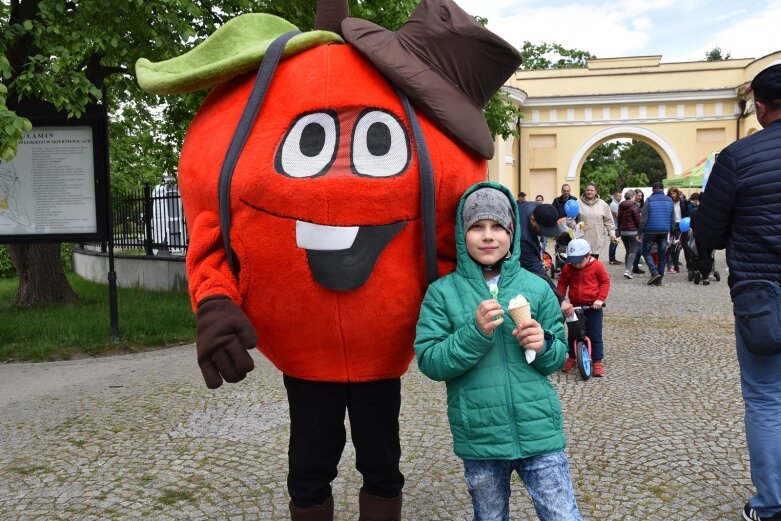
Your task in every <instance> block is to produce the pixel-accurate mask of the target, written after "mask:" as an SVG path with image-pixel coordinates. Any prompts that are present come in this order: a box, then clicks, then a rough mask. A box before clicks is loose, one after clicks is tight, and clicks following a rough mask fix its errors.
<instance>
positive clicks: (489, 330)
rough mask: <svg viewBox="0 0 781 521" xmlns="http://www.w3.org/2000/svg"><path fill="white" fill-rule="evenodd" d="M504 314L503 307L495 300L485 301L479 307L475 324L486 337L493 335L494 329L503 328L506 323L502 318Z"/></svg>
mask: <svg viewBox="0 0 781 521" xmlns="http://www.w3.org/2000/svg"><path fill="white" fill-rule="evenodd" d="M503 314H504V311H503V310H502V306H500V305H499V303H498V302H497V301H495V300H494V299H488V300H484V301H482V302H481V303H480V305H479V306H477V311H475V322H476V323H477V327H478V328H480V331H482V332H483V333H485V334H486V335H492V334H493V332H494V329H496V328H497V327H499V326H501V325H502V323H503V322H504V319H503V318H502V317H501V315H503ZM494 319H496V320H494Z"/></svg>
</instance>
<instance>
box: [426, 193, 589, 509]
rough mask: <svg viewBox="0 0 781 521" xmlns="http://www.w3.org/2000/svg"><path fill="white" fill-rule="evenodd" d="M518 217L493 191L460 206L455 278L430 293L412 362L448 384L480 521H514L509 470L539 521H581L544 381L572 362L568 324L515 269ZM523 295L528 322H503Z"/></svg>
mask: <svg viewBox="0 0 781 521" xmlns="http://www.w3.org/2000/svg"><path fill="white" fill-rule="evenodd" d="M528 204H533V203H525V204H524V206H525V205H528ZM515 208H516V205H515V204H514V203H513V199H512V195H511V193H510V191H509V190H507V189H506V188H504V187H503V186H501V185H499V184H496V183H491V182H484V183H478V184H477V185H474V186H473V187H471V188H469V189H468V190H467V191H466V193H465V194H464V196H463V197H462V198H461V202H460V204H459V207H458V212H457V214H456V221H457V222H456V248H457V264H456V271H455V272H453V273H450V274H448V275H446V276H445V277H443V278H440V279H438V280H436V281H435V282H433V283H432V284H431V285H430V286H429V288H428V290H427V291H426V296H425V297H424V299H423V304H422V306H421V310H420V317H419V319H418V325H417V330H416V338H415V353H416V356H417V361H418V367H419V368H420V370H421V372H422V373H423V374H425V375H426V376H428V377H429V378H431V379H433V380H439V381H445V382H447V396H448V419H449V422H450V429H451V432H452V434H453V446H454V451H455V453H456V455H458V456H459V457H460V458H462V459H463V460H464V474H465V478H466V483H467V488H468V490H469V493H470V495H471V496H472V506H473V508H474V519H475V521H487V520H491V521H507V520H509V519H510V517H509V498H510V477H511V475H512V472H513V471H515V472H517V473H518V474H519V476H520V477H521V479H522V480H523V483H524V485H525V486H526V490H527V491H528V493H529V496H530V497H531V499H532V501H533V503H534V507H535V510H536V512H537V516H538V518H539V519H541V520H545V521H554V520H555V521H578V520H581V516H580V513H579V511H578V507H577V503H576V501H575V493H574V490H573V487H572V479H571V477H570V473H569V464H568V461H567V456H566V455H565V453H564V447H565V445H566V440H565V437H564V421H563V417H562V411H561V403H560V402H559V399H558V397H557V396H556V391H555V390H554V388H553V386H552V385H551V384H550V382H549V381H548V378H547V377H548V375H550V374H552V373H554V372H556V371H558V370H559V369H560V368H561V366H562V364H563V363H564V359H565V358H566V353H567V346H566V344H565V340H564V325H563V322H562V319H561V312H560V310H559V304H558V301H557V299H556V297H555V296H554V294H553V291H552V290H551V288H550V286H549V285H548V284H547V283H546V282H545V281H544V280H543V279H542V278H540V277H538V276H537V275H534V274H532V273H530V272H529V271H527V270H525V269H523V268H522V267H521V265H520V263H519V262H518V255H519V253H520V250H521V241H520V237H519V235H520V234H519V233H518V230H519V221H518V217H517V215H516V213H517V212H515V211H514V209H515ZM519 294H520V295H523V296H524V297H525V299H526V300H528V302H529V303H530V306H531V318H530V319H528V320H522V321H521V323H519V324H518V323H513V322H512V321H510V320H505V318H504V309H506V308H507V305H508V303H509V301H510V300H511V299H513V298H515V297H516V296H517V295H519ZM529 351H531V353H528V352H529Z"/></svg>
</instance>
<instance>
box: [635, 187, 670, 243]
mask: <svg viewBox="0 0 781 521" xmlns="http://www.w3.org/2000/svg"><path fill="white" fill-rule="evenodd" d="M673 226H675V213H674V212H673V200H672V199H670V198H669V197H667V196H666V195H664V192H662V191H658V192H657V191H654V193H652V194H651V196H650V197H649V198H648V199H647V200H646V201H645V206H643V212H642V215H641V217H640V231H641V232H643V233H670V232H671V231H672V229H673Z"/></svg>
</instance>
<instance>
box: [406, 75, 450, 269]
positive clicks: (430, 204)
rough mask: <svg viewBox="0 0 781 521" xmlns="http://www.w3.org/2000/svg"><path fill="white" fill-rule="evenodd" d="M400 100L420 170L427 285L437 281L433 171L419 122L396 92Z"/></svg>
mask: <svg viewBox="0 0 781 521" xmlns="http://www.w3.org/2000/svg"><path fill="white" fill-rule="evenodd" d="M396 93H397V94H398V95H399V98H401V104H402V105H403V106H404V112H405V113H406V114H407V119H408V120H409V124H410V126H411V127H412V135H413V136H414V138H415V148H416V149H417V151H418V165H419V168H420V213H421V216H422V217H423V248H424V253H425V256H426V280H427V281H428V283H429V284H431V283H432V282H434V281H435V280H437V277H439V271H438V269H437V212H436V211H437V194H436V189H435V187H434V169H433V167H432V166H431V158H430V157H429V155H428V146H426V138H425V137H424V136H423V130H422V129H421V128H420V122H419V121H418V117H417V116H416V115H415V111H414V110H412V105H411V104H410V102H409V99H407V96H405V95H404V93H403V92H401V91H399V90H397V91H396Z"/></svg>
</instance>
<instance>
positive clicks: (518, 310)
mask: <svg viewBox="0 0 781 521" xmlns="http://www.w3.org/2000/svg"><path fill="white" fill-rule="evenodd" d="M507 313H509V314H510V318H512V319H513V322H515V325H516V326H518V327H521V322H523V321H524V320H531V318H532V308H531V305H530V304H528V303H526V304H523V305H521V306H518V307H514V308H507Z"/></svg>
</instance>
